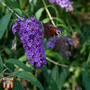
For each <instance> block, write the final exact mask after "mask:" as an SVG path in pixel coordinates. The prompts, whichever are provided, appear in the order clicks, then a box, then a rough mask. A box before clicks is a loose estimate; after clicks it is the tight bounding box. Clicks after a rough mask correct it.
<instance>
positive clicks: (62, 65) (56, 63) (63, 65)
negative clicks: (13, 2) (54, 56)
mask: <svg viewBox="0 0 90 90" xmlns="http://www.w3.org/2000/svg"><path fill="white" fill-rule="evenodd" d="M46 59H47V60H48V61H50V62H52V63H53V64H55V65H58V66H61V67H71V68H74V69H80V70H81V71H85V69H82V68H79V67H74V66H68V65H65V64H60V63H58V62H55V61H53V60H51V59H50V58H48V57H46Z"/></svg>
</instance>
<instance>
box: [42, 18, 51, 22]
mask: <svg viewBox="0 0 90 90" xmlns="http://www.w3.org/2000/svg"><path fill="white" fill-rule="evenodd" d="M49 20H50V18H45V19H43V20H42V22H43V23H47V22H49Z"/></svg>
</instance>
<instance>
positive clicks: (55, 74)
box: [50, 66, 59, 90]
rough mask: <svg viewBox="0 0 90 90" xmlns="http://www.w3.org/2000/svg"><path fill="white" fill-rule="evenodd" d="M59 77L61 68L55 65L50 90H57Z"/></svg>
mask: <svg viewBox="0 0 90 90" xmlns="http://www.w3.org/2000/svg"><path fill="white" fill-rule="evenodd" d="M58 78H59V70H58V66H55V67H54V69H53V70H52V73H51V78H50V90H55V89H56V88H57V85H58V80H59V79H58Z"/></svg>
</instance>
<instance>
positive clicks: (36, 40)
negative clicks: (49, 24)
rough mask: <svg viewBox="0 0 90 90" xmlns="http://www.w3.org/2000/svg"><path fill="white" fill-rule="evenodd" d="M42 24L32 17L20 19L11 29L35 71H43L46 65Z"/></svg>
mask: <svg viewBox="0 0 90 90" xmlns="http://www.w3.org/2000/svg"><path fill="white" fill-rule="evenodd" d="M41 27H42V24H41V22H40V21H38V20H36V19H34V18H33V16H32V17H30V18H29V19H25V18H24V17H22V18H21V19H18V21H17V22H15V24H14V25H13V27H12V32H13V34H15V33H16V32H18V34H19V35H20V39H21V42H22V44H23V47H24V49H25V52H26V54H27V56H28V61H29V63H30V64H31V66H35V67H36V69H43V67H44V65H45V64H47V62H46V60H45V58H46V56H45V50H44V47H43V36H42V29H41Z"/></svg>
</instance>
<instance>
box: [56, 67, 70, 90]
mask: <svg viewBox="0 0 90 90" xmlns="http://www.w3.org/2000/svg"><path fill="white" fill-rule="evenodd" d="M68 73H69V70H68V68H64V69H63V71H62V72H61V73H60V78H59V82H58V88H59V89H58V90H62V86H63V84H64V82H65V80H66V78H67V76H68Z"/></svg>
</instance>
